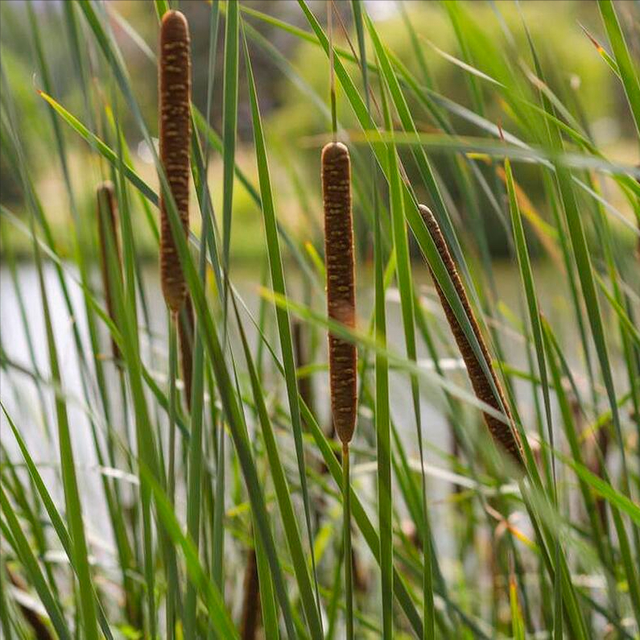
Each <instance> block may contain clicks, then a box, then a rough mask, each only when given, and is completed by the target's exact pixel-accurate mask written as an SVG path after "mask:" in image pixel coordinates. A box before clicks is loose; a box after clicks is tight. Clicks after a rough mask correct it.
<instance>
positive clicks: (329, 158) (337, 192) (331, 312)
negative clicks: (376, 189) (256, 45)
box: [322, 142, 357, 638]
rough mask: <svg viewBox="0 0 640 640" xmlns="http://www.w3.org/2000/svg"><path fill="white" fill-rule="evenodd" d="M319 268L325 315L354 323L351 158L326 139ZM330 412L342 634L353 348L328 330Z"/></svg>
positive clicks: (349, 598) (348, 568)
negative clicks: (339, 500) (338, 497)
mask: <svg viewBox="0 0 640 640" xmlns="http://www.w3.org/2000/svg"><path fill="white" fill-rule="evenodd" d="M322 195H323V203H324V231H325V244H324V249H325V268H326V273H327V312H328V316H329V318H331V319H332V320H336V321H338V322H340V323H342V324H344V325H345V326H347V327H350V328H354V327H355V320H356V303H355V268H354V257H353V219H352V213H351V160H350V158H349V150H348V149H347V147H346V146H345V145H344V144H342V143H340V142H331V143H329V144H327V145H326V146H325V147H324V149H323V150H322ZM329 378H330V394H331V414H332V417H333V426H334V429H335V432H336V433H337V435H338V438H340V441H341V442H342V469H343V478H342V479H343V500H344V544H345V547H344V551H345V563H344V566H345V593H346V609H347V637H348V638H352V637H353V567H352V563H351V513H350V499H351V498H350V486H349V443H350V442H351V439H352V438H353V432H354V430H355V426H356V411H357V350H356V347H355V345H353V344H351V343H350V342H347V341H346V340H343V339H341V338H339V337H338V336H335V335H333V334H332V333H331V332H330V333H329Z"/></svg>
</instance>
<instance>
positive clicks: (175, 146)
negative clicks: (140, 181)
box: [159, 11, 191, 313]
mask: <svg viewBox="0 0 640 640" xmlns="http://www.w3.org/2000/svg"><path fill="white" fill-rule="evenodd" d="M159 92H160V109H159V111H160V160H161V162H162V166H163V169H164V172H165V174H166V177H167V181H168V183H169V187H170V190H171V195H172V197H173V200H174V202H175V205H176V207H177V212H178V215H179V217H180V222H181V224H182V229H183V231H184V234H185V238H186V237H187V234H188V230H189V144H190V140H191V114H190V101H191V55H190V38H189V25H188V23H187V20H186V18H185V17H184V15H183V14H182V13H180V12H179V11H167V12H166V13H165V14H164V16H163V18H162V26H161V28H160V64H159ZM160 231H161V237H160V273H161V282H162V293H163V295H164V298H165V300H166V303H167V305H168V307H169V309H170V310H171V311H172V312H173V313H177V312H179V311H180V309H181V308H182V306H183V305H184V302H185V299H186V296H187V287H186V283H185V279H184V273H183V271H182V266H181V264H180V257H179V255H178V251H177V248H176V244H175V240H174V237H173V233H172V229H171V222H170V220H169V214H168V211H167V194H165V193H164V190H162V193H161V196H160Z"/></svg>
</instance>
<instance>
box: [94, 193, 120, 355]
mask: <svg viewBox="0 0 640 640" xmlns="http://www.w3.org/2000/svg"><path fill="white" fill-rule="evenodd" d="M97 199H98V242H99V245H100V271H101V273H102V286H103V288H104V297H105V302H106V304H107V313H108V314H109V318H111V320H114V321H115V309H114V301H113V286H112V284H113V283H112V282H111V275H110V273H111V272H110V271H109V252H110V251H115V257H116V260H117V271H118V273H120V272H121V270H122V254H121V250H120V235H119V233H118V204H117V201H116V192H115V188H114V186H113V183H112V182H110V181H109V180H107V181H105V182H103V183H101V184H100V185H98V189H97ZM111 355H112V357H113V359H114V360H119V359H120V349H118V345H117V344H116V341H115V340H113V339H112V340H111Z"/></svg>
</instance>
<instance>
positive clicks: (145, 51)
mask: <svg viewBox="0 0 640 640" xmlns="http://www.w3.org/2000/svg"><path fill="white" fill-rule="evenodd" d="M311 4H312V7H313V9H314V11H315V13H316V15H318V16H319V17H324V16H325V12H324V7H323V3H322V2H319V1H317V0H316V2H315V4H314V3H311ZM336 4H337V6H338V10H339V12H340V15H341V16H342V24H341V23H340V22H339V21H338V24H336V25H335V39H336V43H337V44H338V45H339V46H344V47H346V48H349V47H350V46H355V37H354V36H353V30H352V25H351V12H350V10H349V3H348V2H337V3H336ZM469 4H470V5H472V9H473V14H474V19H475V20H477V21H478V22H479V23H480V24H482V25H483V28H484V30H485V33H486V34H487V36H488V37H489V38H491V39H492V40H494V41H499V42H500V43H501V44H502V45H503V46H504V47H511V48H512V49H513V51H514V52H515V51H518V52H525V53H521V54H520V55H524V56H526V55H527V54H526V52H527V51H528V48H527V43H526V34H525V31H524V29H523V28H522V16H521V15H520V13H519V12H522V14H523V15H524V16H525V17H526V22H527V25H528V26H529V28H530V30H531V35H532V37H533V38H534V40H535V42H536V46H537V47H538V49H539V50H540V51H541V52H542V53H543V55H544V57H545V59H544V60H543V64H544V65H545V68H546V70H547V72H548V73H549V74H550V77H551V78H552V87H551V88H552V90H553V91H554V92H555V93H556V94H557V95H559V96H563V97H565V98H567V96H568V97H569V98H568V99H571V100H576V101H577V102H578V103H579V105H580V110H581V111H582V113H583V120H584V123H585V124H586V125H587V126H588V127H589V129H590V131H591V132H592V134H593V136H594V138H595V139H596V141H597V143H598V144H599V146H600V148H601V149H603V150H605V151H606V152H607V154H608V155H609V156H610V157H611V158H612V159H614V160H618V161H620V162H629V163H630V162H637V161H638V158H637V156H636V153H637V151H636V149H635V145H634V144H633V142H632V140H633V135H632V131H633V124H632V122H631V119H630V116H629V112H628V109H627V108H626V105H625V98H624V95H623V92H622V88H621V85H620V83H619V82H617V80H616V78H615V77H614V75H613V74H612V73H611V71H610V70H609V69H608V68H607V67H606V64H605V63H604V62H603V60H602V58H601V57H600V56H599V55H598V53H597V50H596V48H595V47H594V45H593V43H592V42H591V41H590V39H589V38H588V36H587V35H586V34H585V32H584V31H583V28H582V27H584V29H586V30H587V31H588V32H589V33H590V34H592V35H593V37H595V38H596V39H599V40H602V41H605V38H604V35H603V34H602V26H601V22H600V20H599V16H598V10H597V5H596V3H594V2H588V1H580V0H571V1H569V0H555V1H554V2H549V1H547V0H527V1H526V2H521V3H519V7H518V5H517V3H514V2H506V1H497V2H483V1H480V0H474V1H473V2H471V3H469ZM551 4H552V5H553V7H552V8H551V7H550V5H551ZM34 5H35V7H36V8H37V10H38V12H39V14H40V17H41V23H40V24H41V26H42V28H43V36H44V43H45V47H46V55H47V58H48V61H49V65H50V68H51V69H52V70H53V74H54V77H53V78H52V85H53V87H54V88H55V91H54V97H55V99H56V100H58V101H59V102H60V103H61V104H62V105H64V106H65V107H66V108H67V109H68V110H69V111H71V113H82V100H83V98H82V92H81V89H80V87H78V86H75V85H74V84H73V81H72V78H73V77H74V75H73V74H72V73H71V72H70V70H71V69H72V64H73V61H72V60H71V58H70V56H71V52H70V50H69V48H68V39H67V38H66V37H61V36H60V34H61V32H62V31H63V30H64V28H65V27H64V21H63V17H62V11H61V9H62V7H61V3H60V2H58V1H52V0H46V1H42V0H34ZM147 5H148V3H147V2H141V1H139V0H109V1H107V2H106V3H105V7H106V10H107V11H108V12H109V13H110V15H111V17H112V21H111V24H112V28H113V30H114V34H115V36H116V38H117V40H118V43H119V45H120V47H121V49H122V51H123V53H124V55H125V59H126V63H127V66H128V69H129V73H130V75H131V77H132V79H133V86H134V87H135V91H136V98H137V100H138V102H139V104H140V105H141V107H142V110H143V114H144V117H145V118H146V120H147V123H148V125H149V127H150V130H151V131H154V130H157V125H156V124H155V123H156V120H157V106H156V100H157V80H156V69H155V63H154V61H153V59H152V58H151V54H153V53H155V49H156V42H155V37H156V33H157V25H156V24H155V23H154V22H153V21H150V20H149V15H150V14H149V10H148V9H149V7H148V6H147ZM618 5H619V14H620V17H621V20H622V21H623V22H624V23H625V24H624V28H625V29H626V30H627V32H628V33H630V34H632V35H633V34H635V36H636V37H631V38H629V42H630V44H631V46H632V47H635V53H636V54H638V49H639V48H640V23H639V21H638V19H637V13H636V12H634V7H633V3H632V2H619V3H618ZM242 6H244V7H247V8H250V9H252V10H257V11H263V12H266V13H268V14H269V15H270V16H273V17H275V18H277V19H280V20H283V21H285V22H288V23H290V24H293V25H296V26H298V27H300V28H304V29H306V28H307V27H306V25H305V22H304V18H303V16H302V14H301V12H300V10H299V7H298V4H297V3H296V2H295V0H243V1H242ZM368 6H369V10H370V12H371V13H372V15H373V16H374V17H376V18H377V20H378V21H379V22H380V23H381V24H382V23H384V27H383V28H384V35H385V42H386V44H387V45H388V46H389V47H390V48H391V50H392V51H393V52H394V53H395V54H396V55H397V56H398V57H399V58H400V59H401V60H402V61H403V62H404V64H406V65H407V67H409V68H410V69H411V70H412V71H413V72H415V73H416V74H417V76H418V77H422V79H423V81H424V83H425V84H426V85H427V86H430V87H432V88H433V89H434V90H435V91H437V92H438V93H440V94H441V95H443V96H446V97H447V98H448V99H450V100H454V101H455V102H458V103H460V104H461V105H463V106H467V107H470V108H473V106H474V105H473V102H472V99H471V92H470V91H469V84H468V73H467V72H466V71H465V70H463V69H462V68H461V67H460V66H458V65H457V64H455V63H454V62H452V61H451V59H447V58H446V57H445V55H443V52H444V53H446V54H449V55H450V56H455V57H456V58H461V57H463V55H464V52H461V51H459V47H458V41H457V39H456V35H455V33H454V31H453V29H452V27H451V22H450V21H449V20H448V18H447V16H446V14H445V10H444V9H443V7H442V5H441V3H439V2H435V1H430V0H425V1H421V0H405V1H404V2H400V1H398V2H396V1H394V0H371V1H370V2H369V3H368ZM180 9H181V10H182V11H183V12H184V13H185V14H186V15H187V16H188V18H189V21H190V24H191V26H192V50H193V85H194V86H193V97H194V101H195V103H196V104H197V105H198V107H199V108H200V109H202V110H203V111H204V109H205V104H206V82H207V51H208V46H209V45H208V37H209V34H208V23H207V19H206V15H207V10H208V9H207V6H206V0H181V2H180ZM634 13H635V18H634ZM0 19H1V22H0V24H1V43H2V64H3V66H4V69H5V73H6V75H7V77H8V80H9V85H10V89H11V91H12V92H13V93H14V96H15V99H16V102H17V104H18V105H19V113H20V117H21V119H22V121H23V123H26V126H24V127H23V135H24V136H25V138H26V139H24V140H23V144H24V147H25V149H26V152H27V153H28V155H29V163H30V166H31V167H32V170H33V172H34V175H35V176H36V177H37V181H38V185H37V188H38V191H39V192H40V193H41V194H43V200H44V201H45V202H46V203H47V207H48V210H47V214H48V216H49V219H50V221H51V223H52V225H53V228H54V230H55V231H56V236H57V239H58V241H59V242H60V246H61V249H64V247H65V238H64V225H65V221H66V220H68V216H69V212H68V211H67V204H66V201H65V195H64V188H63V184H62V180H61V176H60V171H59V168H58V167H57V166H55V165H54V164H52V162H51V159H50V156H49V153H48V151H47V149H49V148H50V143H51V140H50V136H51V133H50V127H49V126H48V123H47V121H46V117H47V113H46V110H47V108H48V107H47V106H46V104H45V103H44V101H43V100H41V99H40V98H39V96H38V94H37V92H36V89H38V88H40V87H41V86H42V80H41V78H39V77H38V76H37V73H36V68H37V65H36V62H35V55H34V51H33V43H32V41H31V37H30V31H29V25H28V18H27V11H26V5H25V1H24V0H9V1H3V2H0ZM406 20H410V21H411V23H412V24H413V25H414V27H415V29H416V32H417V33H418V36H419V38H421V39H423V40H424V41H425V42H427V43H431V44H432V45H433V47H427V48H426V50H427V59H426V63H427V67H428V74H429V75H428V77H423V76H422V75H421V74H422V70H421V69H420V66H419V64H418V61H417V60H416V59H415V56H414V55H413V49H412V44H411V41H410V39H409V36H408V32H407V29H406V24H405V21H406ZM249 21H250V22H251V24H252V25H253V26H255V28H256V29H257V30H258V31H260V33H261V34H262V35H263V36H264V38H265V39H266V41H267V42H268V43H270V44H272V45H273V46H274V47H275V48H276V49H277V50H278V51H279V52H280V53H282V54H283V55H284V56H285V57H286V58H287V59H288V61H289V62H290V64H291V65H292V67H293V69H294V70H295V72H296V73H297V74H299V76H300V78H301V79H302V80H303V81H304V83H306V85H308V88H309V89H310V90H311V91H313V92H315V93H316V94H317V96H315V99H314V98H312V97H310V95H309V93H308V92H305V91H301V90H300V84H299V83H298V84H297V85H296V83H294V82H292V79H291V76H287V74H286V73H285V72H284V71H283V69H282V67H281V66H279V64H278V61H277V60H276V59H275V58H274V56H273V55H271V54H270V52H269V51H267V50H265V49H258V48H255V47H254V48H255V52H254V53H255V55H254V65H255V67H254V70H255V72H256V77H257V82H258V91H259V94H260V99H261V107H262V109H263V111H264V115H265V125H266V133H267V135H268V137H269V140H268V142H269V144H270V145H271V148H272V149H273V152H274V153H273V158H272V164H273V166H272V171H273V173H274V180H275V183H276V185H277V193H276V196H277V205H278V214H279V216H280V218H281V220H282V221H283V223H284V224H286V225H288V226H289V227H290V229H291V231H292V233H293V234H294V235H296V236H297V237H300V235H301V234H302V236H303V237H302V238H301V239H305V240H310V241H312V242H318V241H319V238H320V236H319V232H320V227H319V224H318V221H319V214H320V193H319V188H320V181H319V179H317V177H318V175H319V153H318V150H319V148H320V146H321V144H322V143H323V141H324V140H325V139H326V136H327V131H328V121H327V113H326V111H323V110H322V109H320V108H319V107H318V103H317V98H318V97H320V99H321V100H322V101H324V103H325V104H327V103H328V66H327V61H326V57H325V55H324V53H323V52H321V51H320V50H319V49H318V48H317V47H316V46H314V45H312V44H308V43H304V42H301V41H300V39H298V38H295V37H294V36H292V35H290V34H287V33H286V32H284V31H283V30H281V29H279V28H277V27H276V26H271V25H265V23H264V22H262V21H258V20H251V18H249ZM83 27H84V25H83ZM130 27H133V30H135V33H136V34H138V36H140V38H141V40H138V41H136V37H132V31H131V28H130ZM347 34H348V36H347ZM222 40H223V38H219V42H218V46H219V48H220V49H221V48H222V46H223V42H222ZM514 55H515V54H514ZM217 60H218V65H221V64H222V60H223V56H222V55H221V54H220V55H218V57H217ZM86 62H87V63H88V64H89V65H90V68H91V69H92V71H93V73H94V74H98V73H100V72H101V68H100V67H101V64H102V61H101V60H100V59H99V56H98V55H97V53H96V52H95V51H87V60H86ZM526 62H527V64H529V63H530V61H529V60H528V59H527V60H526ZM241 63H242V61H241ZM516 63H517V61H516ZM352 75H353V77H354V79H358V80H359V77H360V75H359V73H355V69H354V73H353V74H352ZM483 86H484V87H485V88H486V87H490V85H488V84H486V83H485V84H483ZM246 91H247V88H246V86H245V83H241V84H240V110H239V121H238V132H239V136H240V147H239V151H238V162H239V164H240V165H241V166H242V168H243V169H244V170H245V171H246V173H247V174H248V176H249V177H250V178H254V177H255V162H254V158H253V157H252V156H251V154H250V153H248V152H247V151H245V150H244V149H243V145H242V143H243V141H247V142H248V141H250V139H251V130H250V114H249V104H248V97H247V95H246ZM485 100H486V104H487V105H488V107H487V111H486V112H485V113H484V116H485V117H486V118H487V119H489V120H490V121H492V122H495V123H499V124H501V125H502V126H504V127H505V128H507V129H509V130H510V131H511V132H512V133H514V134H516V135H517V134H518V131H517V127H516V125H515V124H514V123H513V122H512V121H510V120H509V114H508V113H506V112H505V110H504V108H503V105H502V104H500V103H499V102H498V101H496V100H492V96H491V91H490V89H487V91H486V94H485ZM221 104H222V74H221V69H218V70H217V73H216V80H215V88H214V101H213V108H212V112H211V114H209V115H210V119H211V122H212V123H213V125H214V127H215V128H216V129H217V130H218V131H220V128H221ZM412 106H415V105H412ZM338 107H339V118H340V121H341V124H342V126H343V127H344V128H345V129H346V130H347V131H348V130H349V129H350V128H351V127H353V128H354V129H356V127H355V120H354V117H353V114H352V113H351V112H350V110H349V107H348V106H347V105H346V104H345V101H344V100H340V96H338ZM95 108H96V109H98V108H101V107H100V105H95ZM118 115H119V119H120V121H121V122H124V126H125V134H126V136H127V140H128V143H129V145H130V148H131V151H132V155H133V160H134V164H135V165H136V169H137V170H138V171H139V172H140V173H141V174H142V175H143V176H144V177H145V179H148V180H149V182H150V183H151V184H156V183H157V178H156V177H155V176H154V171H153V167H152V165H151V163H150V162H148V161H147V159H146V156H148V152H147V153H146V154H145V149H144V145H143V144H142V143H141V141H140V140H139V136H138V132H137V130H136V127H135V125H134V122H133V120H132V118H131V117H130V116H129V117H128V116H127V114H126V113H125V112H123V113H119V114H118ZM454 124H455V126H456V129H457V130H458V131H459V132H460V133H463V134H468V135H474V134H477V133H478V131H474V128H473V126H471V125H469V124H468V123H464V122H463V121H461V120H460V121H458V120H455V121H454ZM418 125H419V126H420V127H421V128H422V130H423V131H425V132H437V131H438V129H437V127H436V125H435V123H434V122H433V120H432V119H430V117H429V114H428V113H426V112H424V110H423V118H422V119H421V120H419V121H418ZM64 133H65V135H66V136H67V138H68V144H69V145H70V147H69V148H70V149H71V150H72V154H71V158H72V161H71V167H72V171H73V172H74V179H75V182H76V183H77V185H78V187H79V188H80V189H84V190H85V194H84V198H83V206H84V207H93V206H94V205H93V193H94V187H95V185H94V184H92V183H91V181H89V180H83V179H82V172H83V171H84V167H85V161H86V157H87V155H88V154H91V153H92V152H91V151H90V150H89V149H88V147H87V146H86V145H85V144H84V143H83V142H82V141H80V140H78V139H77V137H76V136H74V135H73V134H72V133H71V132H69V131H67V130H65V131H64ZM2 135H5V133H4V132H3V134H2ZM5 148H6V145H2V151H1V155H0V170H1V178H0V200H1V201H2V203H3V204H4V205H5V206H7V207H9V208H10V209H11V210H12V211H14V212H16V213H18V214H20V212H21V211H22V209H23V204H24V203H23V200H22V197H23V196H22V193H21V190H20V188H19V186H18V184H19V181H18V179H17V177H16V176H14V175H12V174H11V172H10V171H9V170H8V162H7V158H6V156H5V153H6V151H5ZM432 159H433V162H434V165H435V168H436V169H437V171H438V174H439V175H440V178H441V180H442V181H443V182H444V183H445V184H446V183H447V174H448V168H447V166H448V162H449V158H447V157H445V156H444V155H443V154H439V155H435V157H433V158H432ZM407 166H408V167H409V170H411V168H412V166H413V165H412V163H411V162H410V161H409V162H407ZM210 167H211V171H210V188H211V191H212V194H213V196H214V204H217V205H218V206H219V205H220V202H221V194H220V190H219V189H217V188H216V187H217V185H220V184H221V177H220V176H221V160H220V158H219V157H216V155H215V154H214V155H213V156H212V158H211V163H210ZM519 177H520V184H521V186H522V187H523V188H524V190H525V192H526V194H527V196H528V197H529V198H530V199H531V200H532V202H533V203H534V205H536V204H537V205H539V206H540V207H541V210H542V213H543V214H544V213H545V211H544V206H543V203H538V202H537V201H536V195H537V192H538V189H537V170H536V169H535V168H534V167H532V168H531V170H529V171H527V170H526V169H525V168H524V167H523V169H522V170H521V171H520V173H519ZM451 196H452V198H453V199H454V201H455V203H456V205H458V207H459V208H460V209H461V210H464V203H463V202H459V201H458V200H459V194H458V193H456V192H455V191H452V192H451ZM621 206H623V205H621ZM234 208H235V209H234V217H235V220H237V223H234V226H235V228H236V229H239V228H242V229H244V233H243V234H242V237H238V234H236V237H235V238H234V239H233V243H232V251H233V254H234V258H235V259H236V260H238V259H239V260H243V259H246V260H252V259H256V258H258V257H259V256H260V255H261V251H263V249H264V243H263V242H262V223H261V218H260V216H259V212H258V211H257V209H256V207H255V204H254V203H253V202H252V200H251V198H250V197H249V196H248V194H247V193H246V191H245V190H244V188H243V187H242V186H241V185H238V190H237V197H236V199H235V202H234ZM484 210H485V211H486V213H485V224H486V225H487V228H488V231H489V239H490V242H491V250H492V252H493V254H494V255H496V256H500V255H503V251H504V245H505V240H504V235H503V229H502V227H501V225H500V224H499V223H498V221H497V220H496V219H495V216H494V215H493V214H492V213H491V212H490V207H488V206H487V207H485V208H484ZM356 213H357V212H356ZM140 215H141V214H140ZM193 223H194V225H195V226H197V224H198V222H197V220H193ZM139 228H140V229H141V232H142V233H146V234H147V235H144V236H143V237H142V238H141V239H140V243H139V246H140V248H141V250H142V251H143V252H144V253H146V254H148V255H149V256H151V255H155V249H154V247H153V242H152V238H151V235H150V234H148V232H147V231H145V230H146V226H145V225H140V227H139ZM306 236H308V237H306ZM3 240H4V243H5V245H6V243H11V245H12V247H13V248H15V249H16V250H17V251H18V252H21V250H22V249H24V248H25V247H23V246H22V245H21V242H22V240H21V238H19V237H18V236H14V235H13V234H11V235H7V231H6V230H5V233H4V238H3Z"/></svg>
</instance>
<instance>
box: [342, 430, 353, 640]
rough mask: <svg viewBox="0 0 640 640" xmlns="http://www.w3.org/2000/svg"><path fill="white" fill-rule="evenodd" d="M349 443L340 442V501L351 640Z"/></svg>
mask: <svg viewBox="0 0 640 640" xmlns="http://www.w3.org/2000/svg"><path fill="white" fill-rule="evenodd" d="M349 467H350V465H349V444H348V443H346V442H345V443H343V444H342V501H343V514H344V519H343V525H342V526H343V532H344V590H345V600H346V618H347V640H353V637H354V636H353V553H352V550H351V483H350V478H349V476H350V469H349Z"/></svg>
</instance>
